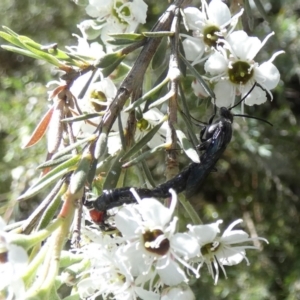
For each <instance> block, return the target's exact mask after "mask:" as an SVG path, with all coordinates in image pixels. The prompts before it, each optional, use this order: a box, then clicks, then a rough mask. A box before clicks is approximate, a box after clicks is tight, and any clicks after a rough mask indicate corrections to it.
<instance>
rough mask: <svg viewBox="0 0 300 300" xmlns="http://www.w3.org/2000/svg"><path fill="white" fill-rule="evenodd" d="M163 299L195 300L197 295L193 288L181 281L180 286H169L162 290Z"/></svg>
mask: <svg viewBox="0 0 300 300" xmlns="http://www.w3.org/2000/svg"><path fill="white" fill-rule="evenodd" d="M160 299H161V300H195V299H196V298H195V295H194V294H193V291H192V290H191V288H190V287H189V286H188V285H187V284H185V283H181V284H180V285H178V286H173V287H168V288H166V289H164V290H163V291H162V296H161V298H160Z"/></svg>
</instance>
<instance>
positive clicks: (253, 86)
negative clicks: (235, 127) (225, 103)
mask: <svg viewBox="0 0 300 300" xmlns="http://www.w3.org/2000/svg"><path fill="white" fill-rule="evenodd" d="M256 85H257V83H256V82H255V83H254V84H253V85H252V87H251V89H250V90H249V92H248V93H247V94H246V95H245V96H244V97H243V98H242V99H241V100H240V101H238V103H237V104H235V105H233V106H232V107H230V108H228V110H231V109H233V108H235V107H237V106H238V105H239V104H240V103H242V102H243V101H244V100H245V99H246V98H247V97H248V96H249V95H250V94H251V92H252V91H253V90H254V88H255V87H256Z"/></svg>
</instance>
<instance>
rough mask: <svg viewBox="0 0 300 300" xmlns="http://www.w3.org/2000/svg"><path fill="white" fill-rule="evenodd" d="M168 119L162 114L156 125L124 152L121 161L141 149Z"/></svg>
mask: <svg viewBox="0 0 300 300" xmlns="http://www.w3.org/2000/svg"><path fill="white" fill-rule="evenodd" d="M167 119H168V117H167V116H164V117H163V118H162V119H161V120H160V121H159V123H158V124H157V125H155V126H154V127H153V128H152V129H151V130H150V131H149V132H148V133H147V134H146V135H145V136H143V137H142V138H141V139H140V140H139V141H138V142H137V143H136V144H135V145H133V146H132V147H131V148H130V149H129V150H128V151H127V152H126V154H125V155H124V156H123V157H122V158H121V161H124V160H126V159H127V158H129V157H131V156H133V155H134V154H135V153H137V152H138V151H139V150H141V149H142V148H143V147H144V146H145V145H146V144H147V143H148V142H149V141H150V140H151V139H152V138H153V137H154V135H155V134H156V133H157V131H158V130H159V129H160V127H161V125H162V124H163V123H164V122H165V121H166V120H167Z"/></svg>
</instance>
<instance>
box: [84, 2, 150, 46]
mask: <svg viewBox="0 0 300 300" xmlns="http://www.w3.org/2000/svg"><path fill="white" fill-rule="evenodd" d="M147 8H148V6H147V4H146V3H145V2H144V1H143V0H133V1H126V0H90V1H89V5H88V6H87V7H86V12H87V14H88V15H89V16H91V17H92V18H97V21H99V22H105V23H104V24H103V30H102V33H101V39H102V40H103V41H104V42H105V41H106V40H107V38H108V34H109V33H117V32H118V33H120V32H134V31H135V30H136V28H137V26H138V25H139V24H140V23H141V24H144V23H145V22H146V16H147V14H146V13H147Z"/></svg>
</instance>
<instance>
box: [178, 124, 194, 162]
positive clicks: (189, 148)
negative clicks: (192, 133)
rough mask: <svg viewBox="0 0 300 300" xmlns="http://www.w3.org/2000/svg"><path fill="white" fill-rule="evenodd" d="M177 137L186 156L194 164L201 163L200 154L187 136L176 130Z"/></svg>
mask: <svg viewBox="0 0 300 300" xmlns="http://www.w3.org/2000/svg"><path fill="white" fill-rule="evenodd" d="M176 135H177V138H178V140H179V143H180V145H181V147H182V149H183V151H184V152H185V154H186V155H187V156H188V157H189V158H190V159H191V160H192V161H193V162H194V163H200V159H199V154H198V153H197V151H196V150H195V149H194V146H193V145H192V144H191V142H190V141H189V140H188V138H187V137H186V136H185V134H184V133H183V132H182V131H181V130H179V129H176Z"/></svg>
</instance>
